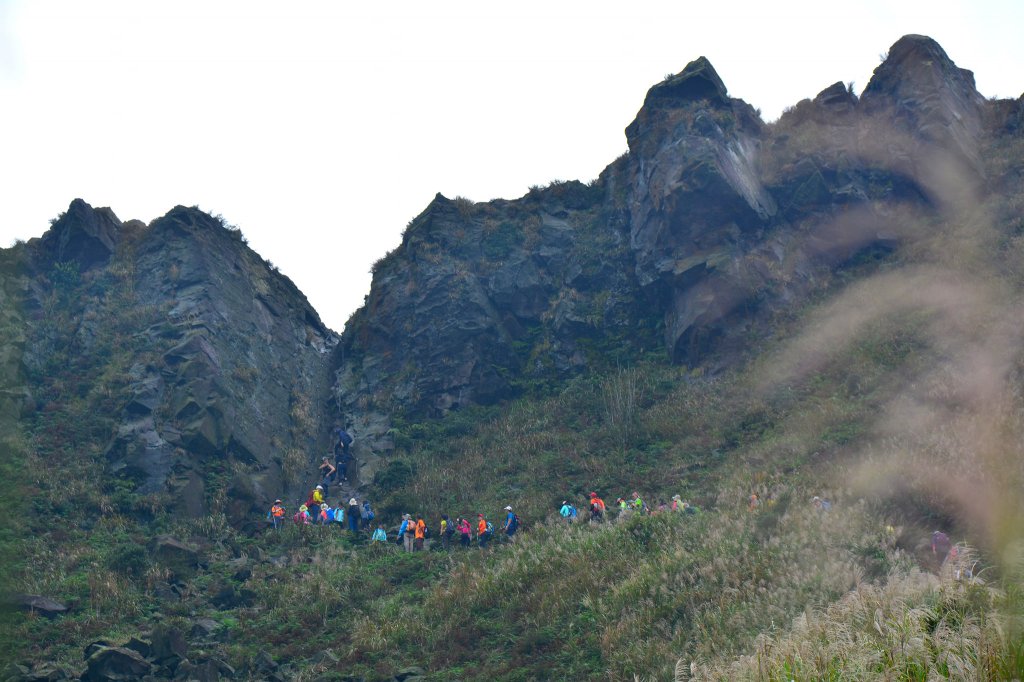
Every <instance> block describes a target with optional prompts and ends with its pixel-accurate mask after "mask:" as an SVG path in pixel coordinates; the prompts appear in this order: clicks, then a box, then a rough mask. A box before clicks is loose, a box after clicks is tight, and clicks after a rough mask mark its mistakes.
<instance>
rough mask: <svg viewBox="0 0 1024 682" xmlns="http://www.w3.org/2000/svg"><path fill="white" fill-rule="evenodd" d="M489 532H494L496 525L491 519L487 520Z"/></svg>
mask: <svg viewBox="0 0 1024 682" xmlns="http://www.w3.org/2000/svg"><path fill="white" fill-rule="evenodd" d="M487 532H488V533H493V532H494V525H493V524H491V522H490V521H488V522H487Z"/></svg>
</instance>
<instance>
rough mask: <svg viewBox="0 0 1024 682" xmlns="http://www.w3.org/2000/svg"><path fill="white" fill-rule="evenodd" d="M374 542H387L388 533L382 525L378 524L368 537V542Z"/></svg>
mask: <svg viewBox="0 0 1024 682" xmlns="http://www.w3.org/2000/svg"><path fill="white" fill-rule="evenodd" d="M374 542H383V543H384V544H387V542H388V534H387V532H386V531H385V530H384V526H381V525H378V526H377V530H375V531H373V535H372V536H371V537H370V544H373V543H374Z"/></svg>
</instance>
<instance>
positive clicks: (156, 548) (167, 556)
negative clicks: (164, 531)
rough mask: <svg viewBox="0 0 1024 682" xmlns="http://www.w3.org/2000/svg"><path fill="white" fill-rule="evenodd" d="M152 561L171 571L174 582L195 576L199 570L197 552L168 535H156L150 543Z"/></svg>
mask: <svg viewBox="0 0 1024 682" xmlns="http://www.w3.org/2000/svg"><path fill="white" fill-rule="evenodd" d="M152 554H153V559H154V560H155V561H156V562H157V563H159V564H160V565H161V566H163V567H164V568H167V569H169V570H170V571H171V573H172V574H173V576H174V578H175V579H176V580H185V579H188V578H190V577H192V576H193V575H195V573H196V570H197V569H198V568H199V563H200V557H199V550H197V549H196V548H195V547H192V546H190V545H187V544H185V543H184V542H182V541H181V540H178V539H177V538H173V537H171V536H170V535H158V536H157V537H156V538H154V539H153V542H152Z"/></svg>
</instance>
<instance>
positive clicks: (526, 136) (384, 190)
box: [0, 0, 1024, 331]
mask: <svg viewBox="0 0 1024 682" xmlns="http://www.w3.org/2000/svg"><path fill="white" fill-rule="evenodd" d="M1022 29H1024V2H1022V1H1021V0H1006V1H988V2H986V1H980V2H979V1H977V0H975V1H964V2H960V1H952V0H945V1H944V0H930V1H928V2H920V1H918V0H899V1H898V2H897V1H895V0H868V1H860V2H849V1H845V2H842V3H832V2H828V1H827V0H814V1H806V2H804V1H793V2H784V1H783V2H779V1H777V2H737V1H726V0H719V1H718V2H716V3H710V2H707V3H696V2H682V1H680V0H675V1H672V2H644V1H642V0H632V1H631V2H629V3H625V2H617V3H607V2H600V1H596V0H589V1H582V2H577V1H575V0H571V1H568V0H557V1H556V0H543V1H536V2H535V1H533V0H516V1H515V2H493V1H492V2H487V1H486V0H476V1H473V2H465V1H462V0H455V1H450V2H426V1H422V0H421V1H419V2H406V1H404V0H389V1H388V2H367V3H355V2H343V1H340V0H339V1H333V0H332V1H330V2H299V1H295V0H292V1H285V0H281V1H279V2H260V1H256V0H242V1H238V2H233V1H232V2H227V1H216V2H214V1H212V0H196V1H191V0H174V1H173V2H140V1H138V0H125V1H122V2H114V1H105V0H104V1H96V0H90V1H89V2H82V1H81V0H69V1H67V2H61V1H52V2H51V1H46V0H31V1H25V2H20V1H13V0H0V124H2V125H0V191H2V192H3V196H2V200H0V245H2V246H6V245H9V244H11V243H12V242H13V241H14V240H15V239H28V238H31V237H35V236H39V235H40V234H42V233H43V232H44V231H45V230H46V228H47V227H48V223H49V220H50V219H51V218H53V217H55V216H56V215H57V214H58V213H60V212H61V211H63V210H64V209H66V208H67V205H68V204H69V203H70V202H71V200H72V199H74V198H75V197H81V198H83V199H85V200H86V201H87V202H89V203H90V204H92V205H94V206H110V207H111V208H112V209H113V210H114V212H115V213H117V215H118V216H119V217H120V218H121V219H122V220H127V219H129V218H139V219H141V220H144V221H146V222H148V221H150V220H152V219H154V218H156V217H159V216H160V215H163V214H164V213H166V212H167V211H168V210H169V209H170V208H171V207H173V206H175V205H176V204H184V205H189V206H191V205H198V206H199V207H200V208H202V209H204V210H207V211H210V212H212V213H220V214H222V215H223V216H224V217H225V218H226V219H227V220H228V221H229V222H231V223H233V224H235V225H238V226H239V227H240V228H241V229H242V231H243V232H244V233H245V235H246V237H247V238H248V240H249V244H250V246H252V247H253V248H254V249H255V250H256V251H257V252H259V253H260V254H261V255H262V256H263V257H264V258H267V259H269V260H271V261H273V262H274V263H275V264H277V265H278V266H279V267H280V269H281V270H282V272H284V273H285V274H287V275H288V276H289V277H291V278H292V279H293V280H294V281H295V283H296V284H297V285H298V286H299V288H300V289H302V290H303V291H304V292H305V293H306V295H307V296H308V297H309V299H310V301H311V302H312V304H313V305H314V306H315V307H316V308H317V310H318V311H319V312H320V314H321V316H322V317H323V319H324V321H325V322H327V324H329V325H330V326H331V327H333V328H334V329H336V330H339V331H340V330H341V328H342V326H343V325H344V323H345V320H346V319H347V318H348V316H349V315H350V314H351V313H352V312H353V311H354V310H355V309H356V308H357V307H358V306H359V305H361V303H362V301H363V297H364V295H365V294H366V293H367V291H368V290H369V285H370V275H369V270H370V266H371V264H372V263H373V262H374V261H375V260H377V259H378V258H380V257H382V256H383V255H384V254H385V253H386V252H387V251H389V250H390V249H393V248H394V247H395V246H397V245H398V243H399V241H400V235H401V232H402V230H403V229H404V228H405V225H406V223H408V221H409V220H410V219H412V218H413V217H414V216H415V215H416V214H418V213H419V212H420V211H421V210H422V209H423V208H424V207H425V206H426V205H427V203H428V202H429V201H430V200H431V198H432V197H433V196H434V194H435V193H436V192H441V193H442V194H444V195H446V196H448V197H455V196H465V197H468V198H470V199H473V200H474V201H487V200H489V199H492V198H497V197H502V198H515V197H519V196H522V195H523V194H524V193H525V192H526V191H527V189H528V188H529V186H530V185H536V184H539V185H543V184H547V183H548V182H550V181H552V180H555V179H560V180H569V179H579V180H584V181H588V180H591V179H593V178H595V177H597V175H598V174H599V173H600V172H601V170H602V169H603V168H604V167H605V166H606V165H607V164H608V163H610V162H611V161H612V160H614V159H615V158H616V157H618V156H619V155H620V154H622V153H623V152H624V151H625V150H626V140H625V136H624V134H623V129H624V128H625V126H626V125H627V124H629V122H630V121H631V120H632V119H633V117H634V116H635V114H636V111H637V109H638V108H639V107H640V105H641V104H642V103H643V98H644V94H645V93H646V91H647V89H648V88H649V87H650V86H651V85H653V84H654V83H656V82H658V81H659V80H661V79H662V78H663V77H664V76H665V75H666V74H668V73H675V72H678V71H680V70H681V69H682V68H683V67H684V66H685V65H686V63H687V62H689V61H691V60H693V59H695V58H697V57H698V56H700V55H705V56H707V57H708V58H709V59H710V60H711V62H712V63H713V64H714V66H715V68H716V69H717V70H718V72H719V74H720V75H721V76H722V79H723V80H724V81H725V84H726V86H727V87H728V88H729V92H730V94H731V95H732V96H734V97H741V98H743V99H745V100H746V101H748V102H750V103H751V104H752V105H753V106H755V107H757V108H759V109H761V111H762V112H763V116H764V118H765V119H766V120H773V119H775V118H777V117H778V116H779V114H780V113H781V111H782V109H783V108H785V107H787V106H790V105H792V104H795V103H796V102H797V101H799V100H800V99H802V98H804V97H813V96H814V95H815V94H816V93H817V92H818V91H820V90H821V89H823V88H825V87H826V86H828V85H829V84H831V83H834V82H835V81H844V82H848V81H854V83H855V87H856V90H857V92H860V91H861V90H862V89H863V87H864V85H865V84H866V83H867V81H868V79H869V78H870V76H871V72H872V70H873V69H874V68H875V67H876V66H877V65H878V62H879V58H880V55H881V54H882V53H884V52H885V51H886V50H887V49H888V47H889V46H890V45H891V44H892V43H893V42H895V41H896V40H897V39H898V38H899V37H900V36H902V35H904V34H906V33H923V34H926V35H930V36H932V37H933V38H935V39H936V40H938V41H939V43H941V44H942V46H943V47H944V48H945V49H946V51H947V52H948V53H949V55H950V57H952V59H953V60H954V61H955V62H956V63H957V64H958V65H959V66H961V67H964V68H968V69H971V70H973V71H974V72H975V77H976V79H977V84H978V88H979V90H980V91H981V92H982V94H984V95H986V96H989V97H991V96H1000V97H1018V96H1020V95H1021V93H1022V91H1024V40H1022V39H1021V36H1022Z"/></svg>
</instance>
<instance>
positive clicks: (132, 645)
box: [124, 637, 153, 658]
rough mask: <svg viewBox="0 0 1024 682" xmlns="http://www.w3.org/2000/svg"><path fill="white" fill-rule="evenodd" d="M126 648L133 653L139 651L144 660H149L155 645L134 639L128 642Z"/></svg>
mask: <svg viewBox="0 0 1024 682" xmlns="http://www.w3.org/2000/svg"><path fill="white" fill-rule="evenodd" d="M124 648H125V649H131V650H132V651H138V652H139V654H140V655H141V656H142V657H143V658H149V655H150V652H151V651H152V649H153V645H152V643H151V642H147V641H146V640H144V639H139V638H138V637H132V638H131V639H129V640H128V643H127V644H125V645H124Z"/></svg>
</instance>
